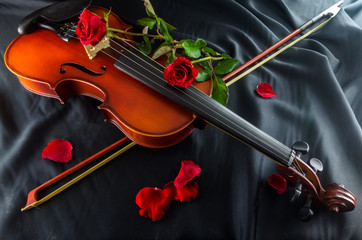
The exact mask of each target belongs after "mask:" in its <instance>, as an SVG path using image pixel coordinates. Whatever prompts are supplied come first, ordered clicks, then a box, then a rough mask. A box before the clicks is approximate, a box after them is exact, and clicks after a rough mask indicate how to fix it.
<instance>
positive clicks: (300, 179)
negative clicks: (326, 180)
mask: <svg viewBox="0 0 362 240" xmlns="http://www.w3.org/2000/svg"><path fill="white" fill-rule="evenodd" d="M299 156H300V155H299V154H297V155H296V157H295V158H294V160H293V162H292V164H291V166H289V167H284V166H281V165H278V166H277V168H278V171H279V172H280V173H281V174H282V175H283V176H284V177H285V178H286V179H287V180H288V181H289V182H291V183H292V184H293V185H295V186H296V187H297V188H298V189H299V190H297V191H296V192H299V193H301V194H303V195H304V196H305V197H306V198H307V204H306V205H307V206H306V205H305V206H304V207H303V208H302V209H304V210H305V209H308V211H300V212H304V213H308V214H304V215H303V216H300V217H301V219H302V220H304V221H308V220H309V219H310V218H311V216H312V215H313V214H310V212H312V211H311V210H310V207H311V202H313V204H314V205H317V206H322V207H325V208H326V209H327V210H328V211H331V212H334V213H339V212H348V211H352V210H353V209H354V208H355V206H356V197H355V196H354V195H353V193H351V192H350V191H349V190H347V189H346V188H344V186H342V185H339V184H336V183H333V184H328V185H327V188H326V190H325V189H323V187H322V186H321V183H320V181H319V178H318V176H317V172H318V171H321V170H322V169H323V165H322V163H321V162H320V161H319V160H318V159H315V158H312V159H311V160H310V161H309V162H310V166H309V165H308V164H307V163H305V162H304V161H302V160H301V159H300V157H299ZM299 195H300V194H295V196H293V199H294V201H295V198H297V197H299Z"/></svg>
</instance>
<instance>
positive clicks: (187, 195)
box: [174, 180, 199, 202]
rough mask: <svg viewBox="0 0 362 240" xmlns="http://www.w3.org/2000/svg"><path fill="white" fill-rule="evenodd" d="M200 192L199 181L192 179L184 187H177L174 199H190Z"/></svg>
mask: <svg viewBox="0 0 362 240" xmlns="http://www.w3.org/2000/svg"><path fill="white" fill-rule="evenodd" d="M198 193H199V185H198V184H197V182H196V181H195V180H194V181H191V182H189V183H187V184H186V185H185V186H183V187H182V188H176V195H175V197H174V200H180V202H185V201H190V200H192V199H195V198H196V197H197V194H198Z"/></svg>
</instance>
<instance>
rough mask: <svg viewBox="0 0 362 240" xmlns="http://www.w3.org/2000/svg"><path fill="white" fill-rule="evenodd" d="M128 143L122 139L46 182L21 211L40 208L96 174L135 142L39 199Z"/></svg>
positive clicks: (125, 139) (30, 193) (29, 198)
mask: <svg viewBox="0 0 362 240" xmlns="http://www.w3.org/2000/svg"><path fill="white" fill-rule="evenodd" d="M127 141H129V139H128V138H127V137H124V138H122V139H121V140H118V141H117V142H115V143H113V144H112V145H110V146H108V147H106V148H105V149H103V150H101V151H99V152H98V153H96V154H94V155H93V156H91V157H89V158H87V159H86V160H84V161H82V162H80V163H78V164H77V165H75V166H74V167H72V168H70V169H68V170H67V171H65V172H63V173H61V174H59V175H58V176H56V177H54V178H52V179H50V180H49V181H47V182H45V183H44V184H42V185H40V186H39V187H37V188H35V189H33V190H31V191H30V192H29V193H28V199H27V203H26V206H25V207H23V208H22V209H21V211H26V210H29V209H32V208H34V207H37V206H39V205H40V204H42V203H44V202H46V201H48V200H49V199H51V198H52V197H54V196H55V195H57V194H58V193H60V192H62V191H64V190H65V189H67V188H68V187H70V186H72V185H73V184H74V183H76V182H78V181H79V180H81V179H83V178H84V177H86V176H88V175H89V174H91V173H92V172H94V171H95V170H97V169H98V168H100V167H102V166H103V165H105V164H106V163H108V162H109V161H111V160H112V159H114V158H116V157H117V156H119V155H121V154H122V153H124V152H126V151H127V150H128V149H130V148H131V147H133V146H134V145H136V143H135V142H131V143H129V144H128V145H126V146H125V147H123V148H121V149H120V150H118V151H117V152H115V153H113V154H112V155H110V156H109V157H107V158H105V159H104V160H102V161H101V162H99V163H98V164H96V165H94V166H93V167H91V168H89V169H88V170H86V171H85V172H83V173H82V174H80V175H78V176H77V177H75V178H73V179H72V180H70V181H69V182H67V183H65V184H64V185H62V186H61V187H59V188H57V189H55V190H54V191H53V192H51V193H49V194H48V195H46V196H45V197H43V198H41V199H39V192H40V191H42V190H44V189H45V188H47V187H49V186H50V185H53V184H54V183H56V182H58V181H60V180H61V179H63V178H65V177H66V176H68V175H70V174H72V173H74V172H75V171H77V170H79V169H81V168H83V167H84V166H86V165H88V164H90V163H91V162H93V161H94V160H96V159H98V158H99V157H101V156H103V155H104V154H107V153H109V152H110V151H112V150H114V149H115V148H117V147H119V146H120V145H122V144H124V143H126V142H127Z"/></svg>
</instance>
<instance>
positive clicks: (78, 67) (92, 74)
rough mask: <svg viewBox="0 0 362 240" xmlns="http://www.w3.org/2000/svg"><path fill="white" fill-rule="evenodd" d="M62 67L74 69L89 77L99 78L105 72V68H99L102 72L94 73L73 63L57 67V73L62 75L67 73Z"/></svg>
mask: <svg viewBox="0 0 362 240" xmlns="http://www.w3.org/2000/svg"><path fill="white" fill-rule="evenodd" d="M64 66H70V67H74V68H76V69H78V70H80V71H82V72H84V73H87V74H89V75H91V76H101V75H103V74H104V73H105V72H106V66H101V67H100V69H101V70H103V71H102V72H95V71H92V70H90V69H89V68H86V67H84V66H82V65H80V64H78V63H73V62H65V63H63V64H61V65H60V66H59V73H61V74H64V73H66V72H67V70H66V69H65V68H64Z"/></svg>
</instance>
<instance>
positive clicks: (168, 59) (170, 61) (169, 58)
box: [166, 52, 176, 66]
mask: <svg viewBox="0 0 362 240" xmlns="http://www.w3.org/2000/svg"><path fill="white" fill-rule="evenodd" d="M167 57H168V58H167V61H166V66H167V65H169V64H171V63H172V62H173V60H175V59H176V56H175V55H174V54H173V53H172V52H170V53H167Z"/></svg>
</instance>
